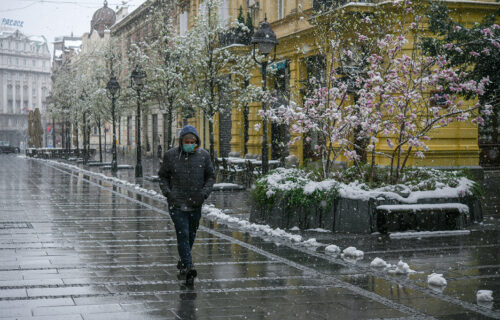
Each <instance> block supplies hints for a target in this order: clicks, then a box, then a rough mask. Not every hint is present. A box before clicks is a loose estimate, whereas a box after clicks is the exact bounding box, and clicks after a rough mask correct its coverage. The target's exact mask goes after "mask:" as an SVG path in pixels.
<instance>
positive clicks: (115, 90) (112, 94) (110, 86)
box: [106, 71, 120, 174]
mask: <svg viewBox="0 0 500 320" xmlns="http://www.w3.org/2000/svg"><path fill="white" fill-rule="evenodd" d="M106 89H107V90H108V92H109V94H108V98H110V99H111V117H112V121H113V148H112V153H113V160H112V161H111V172H112V173H113V174H116V171H118V164H117V161H116V119H115V102H116V98H118V96H119V95H120V84H119V83H118V80H116V77H115V74H114V72H113V71H111V76H110V79H109V81H108V83H107V84H106Z"/></svg>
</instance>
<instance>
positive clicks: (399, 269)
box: [387, 260, 416, 274]
mask: <svg viewBox="0 0 500 320" xmlns="http://www.w3.org/2000/svg"><path fill="white" fill-rule="evenodd" d="M391 268H392V269H391ZM387 272H388V273H393V274H409V273H414V272H416V271H415V270H412V269H411V268H410V266H409V265H408V263H406V262H403V261H402V260H399V262H398V264H397V265H395V266H390V269H389V270H388V271H387Z"/></svg>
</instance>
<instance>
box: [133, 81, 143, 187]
mask: <svg viewBox="0 0 500 320" xmlns="http://www.w3.org/2000/svg"><path fill="white" fill-rule="evenodd" d="M136 121H137V126H136V128H137V143H136V145H137V150H136V151H137V163H136V165H135V177H136V178H139V177H142V150H141V90H137V119H136Z"/></svg>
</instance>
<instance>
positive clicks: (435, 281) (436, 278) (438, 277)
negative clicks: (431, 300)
mask: <svg viewBox="0 0 500 320" xmlns="http://www.w3.org/2000/svg"><path fill="white" fill-rule="evenodd" d="M427 283H428V284H429V285H431V286H437V287H444V286H446V285H447V284H448V283H447V282H446V279H445V278H443V275H442V274H440V273H431V274H430V275H428V276H427Z"/></svg>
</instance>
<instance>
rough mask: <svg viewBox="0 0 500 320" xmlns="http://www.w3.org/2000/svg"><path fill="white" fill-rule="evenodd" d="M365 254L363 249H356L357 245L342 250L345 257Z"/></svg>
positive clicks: (360, 256)
mask: <svg viewBox="0 0 500 320" xmlns="http://www.w3.org/2000/svg"><path fill="white" fill-rule="evenodd" d="M364 255H365V253H364V252H363V251H361V250H358V249H356V247H347V248H345V249H344V251H342V256H343V257H350V258H362V257H363V256H364Z"/></svg>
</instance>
